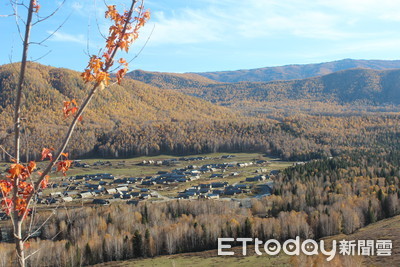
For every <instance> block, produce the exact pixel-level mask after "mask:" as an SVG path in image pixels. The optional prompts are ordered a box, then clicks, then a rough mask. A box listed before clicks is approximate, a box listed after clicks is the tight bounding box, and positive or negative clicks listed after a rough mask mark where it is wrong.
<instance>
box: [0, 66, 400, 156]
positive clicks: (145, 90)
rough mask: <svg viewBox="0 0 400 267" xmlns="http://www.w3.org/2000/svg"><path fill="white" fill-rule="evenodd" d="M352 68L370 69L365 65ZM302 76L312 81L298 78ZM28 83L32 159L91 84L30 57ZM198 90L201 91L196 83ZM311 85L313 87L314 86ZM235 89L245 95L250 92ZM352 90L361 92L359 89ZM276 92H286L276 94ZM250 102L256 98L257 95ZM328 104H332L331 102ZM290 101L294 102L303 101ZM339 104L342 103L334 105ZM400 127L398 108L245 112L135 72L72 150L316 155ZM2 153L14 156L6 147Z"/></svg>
mask: <svg viewBox="0 0 400 267" xmlns="http://www.w3.org/2000/svg"><path fill="white" fill-rule="evenodd" d="M14 69H15V68H14V67H13V66H12V65H5V66H2V67H1V68H0V99H1V102H0V105H1V108H0V112H1V118H2V119H1V120H0V123H1V128H0V143H1V144H2V145H3V146H5V148H6V149H7V148H9V147H10V143H11V141H12V134H11V132H12V131H11V128H12V123H11V110H12V109H11V108H10V105H11V104H10V103H12V99H13V97H14V95H13V94H11V93H10V92H11V90H12V89H13V88H14V87H15V82H16V81H15V79H16V77H17V76H16V74H15V71H14ZM352 71H354V72H356V73H358V72H360V73H361V74H362V73H365V72H364V70H352ZM369 72H370V71H368V72H367V73H369ZM383 73H384V74H385V76H384V77H385V81H387V82H389V81H391V80H394V81H396V80H397V75H398V72H397V71H392V72H380V74H382V75H381V76H379V75H378V76H368V77H375V78H374V79H372V78H371V79H372V80H371V84H383V82H382V81H380V80H379V79H380V78H379V77H383ZM361 74H360V75H361ZM332 75H343V79H344V78H345V77H347V76H346V75H348V72H343V73H337V74H332ZM332 75H330V76H325V77H323V79H324V81H326V83H330V84H334V83H335V82H337V80H335V79H333V78H334V77H333V76H332ZM156 77H159V76H156ZM176 77H180V76H179V75H178V76H176ZM349 77H352V76H349ZM183 81H186V79H183ZM197 81H198V82H202V81H201V80H197ZM301 82H304V81H294V82H292V83H301ZM372 82H374V83H372ZM26 84H27V86H28V88H29V89H30V93H29V95H27V96H26V97H25V100H26V105H25V107H24V111H23V114H24V117H25V118H27V121H28V122H29V123H28V124H26V125H24V128H23V142H25V144H26V146H25V145H24V147H27V149H26V150H25V151H24V153H23V155H24V156H25V158H30V159H32V158H37V157H39V153H40V151H41V149H42V148H43V147H51V146H53V147H56V146H57V139H58V138H57V136H58V135H61V134H63V132H65V130H66V126H65V125H66V121H64V119H63V116H62V112H61V109H62V103H63V101H65V100H71V99H73V98H76V99H77V101H78V105H79V102H80V99H81V98H82V96H83V93H84V91H85V90H86V88H85V86H84V84H83V82H82V81H81V78H80V77H79V73H77V72H74V71H71V70H66V69H57V68H52V67H46V66H42V65H39V64H30V66H29V68H28V72H27V79H26ZM249 84H250V83H249ZM233 85H234V84H233ZM239 85H246V83H240V84H239ZM209 86H210V88H212V87H211V86H221V85H220V84H214V85H212V84H209ZM224 86H227V84H225V85H224ZM304 86H305V85H304ZM373 88H375V87H370V89H368V88H366V89H363V90H364V94H365V95H368V94H370V95H373V94H375V93H376V92H375V91H374V90H373ZM391 88H393V94H394V95H393V96H391V98H392V99H396V94H395V93H394V90H397V89H396V88H397V87H395V85H394V83H392V87H391ZM190 90H198V92H201V89H195V86H193V88H192V89H190ZM308 91H309V92H310V94H312V90H311V89H308ZM387 91H388V92H391V90H387ZM208 92H209V94H211V95H213V94H216V95H218V97H219V98H220V99H224V98H227V97H231V98H233V96H229V93H228V92H225V93H224V91H223V90H222V91H220V92H219V93H218V92H214V91H208ZM235 92H237V94H236V97H238V98H240V97H241V93H243V92H240V91H235ZM243 94H245V93H243ZM246 94H247V93H246ZM292 94H293V95H292V97H295V94H298V95H299V96H302V95H303V94H302V93H301V91H298V92H297V93H295V92H292ZM349 94H350V95H352V96H354V97H356V94H355V93H349ZM385 95H386V94H385ZM389 96H390V94H389ZM389 96H388V97H389ZM274 98H278V97H273V98H272V97H271V99H274ZM293 101H296V100H293ZM281 102H282V103H286V104H288V103H290V102H288V101H281ZM277 103H279V102H277ZM247 104H248V106H250V107H253V106H254V103H253V102H252V101H248V102H247ZM322 107H323V108H325V109H326V107H327V105H322ZM290 108H292V109H294V108H295V106H291V107H290ZM334 108H335V105H333V106H332V109H334ZM398 129H399V123H398V116H397V115H391V116H387V115H379V114H376V115H371V116H368V117H360V116H359V115H356V116H346V117H337V116H333V117H332V116H325V117H320V116H312V115H295V116H289V117H286V118H283V117H281V118H279V121H273V120H268V119H264V118H262V117H244V116H243V115H240V114H238V113H237V112H234V111H232V110H231V109H227V108H224V107H220V106H215V105H213V104H211V103H209V102H206V101H204V100H200V99H197V98H194V97H190V96H187V95H184V94H181V93H179V92H176V91H172V90H165V89H158V88H155V87H152V86H151V85H147V84H144V83H142V82H138V81H133V80H129V79H127V80H126V81H125V83H124V84H122V86H118V85H112V86H111V88H110V89H108V90H104V91H102V92H101V93H100V94H99V95H98V96H97V97H96V98H95V99H94V101H93V104H92V105H91V106H90V108H89V109H88V112H87V113H86V114H85V116H84V118H83V123H82V124H81V125H80V126H79V129H78V133H77V134H76V135H74V137H73V140H72V142H71V144H70V146H69V148H68V151H69V152H70V153H71V154H72V157H73V158H77V157H91V156H97V157H132V156H138V155H156V154H160V153H167V154H180V155H181V154H197V153H209V152H246V151H257V152H266V153H272V154H275V155H277V156H279V157H282V158H284V159H292V160H308V159H313V158H321V157H329V156H336V155H340V154H342V153H344V152H346V151H349V150H351V149H352V148H353V147H356V146H360V145H362V146H365V147H368V146H370V145H372V144H373V143H374V142H376V140H377V138H381V136H382V135H383V136H385V135H393V134H396V133H398V131H399V130H398ZM0 157H1V159H3V160H4V159H7V157H6V154H5V153H4V152H1V154H0Z"/></svg>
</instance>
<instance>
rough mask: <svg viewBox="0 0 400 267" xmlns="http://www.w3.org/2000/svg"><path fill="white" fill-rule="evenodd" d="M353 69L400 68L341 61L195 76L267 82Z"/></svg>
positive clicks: (393, 62)
mask: <svg viewBox="0 0 400 267" xmlns="http://www.w3.org/2000/svg"><path fill="white" fill-rule="evenodd" d="M353 68H364V69H373V70H385V69H397V68H400V60H355V59H343V60H338V61H332V62H325V63H318V64H305V65H286V66H279V67H266V68H258V69H249V70H236V71H217V72H199V73H197V74H198V75H201V76H204V77H206V78H209V79H212V80H215V81H219V82H241V81H248V82H268V81H277V80H296V79H305V78H311V77H315V76H321V75H326V74H330V73H333V72H337V71H341V70H347V69H353Z"/></svg>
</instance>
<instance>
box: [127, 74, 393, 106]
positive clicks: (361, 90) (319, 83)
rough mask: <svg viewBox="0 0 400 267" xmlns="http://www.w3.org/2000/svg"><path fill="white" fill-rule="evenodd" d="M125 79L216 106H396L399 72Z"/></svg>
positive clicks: (157, 75) (140, 75)
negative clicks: (226, 78) (266, 77)
mask: <svg viewBox="0 0 400 267" xmlns="http://www.w3.org/2000/svg"><path fill="white" fill-rule="evenodd" d="M128 76H129V77H131V78H133V79H136V80H139V81H142V82H144V83H149V84H152V85H155V86H158V87H160V88H164V89H174V90H177V91H180V92H182V93H185V94H188V95H192V96H196V97H200V98H202V99H205V100H207V101H211V102H214V103H219V104H232V103H234V102H240V101H250V102H274V101H284V100H312V101H330V102H331V101H335V102H338V103H353V102H357V103H360V102H361V103H369V104H373V105H381V104H396V105H400V69H392V70H371V69H349V70H342V71H338V72H334V73H331V74H328V75H324V76H317V77H313V78H306V79H301V80H288V81H270V82H238V83H221V82H217V83H216V82H211V83H209V82H200V81H198V80H197V81H196V83H195V82H192V81H190V80H187V79H186V80H185V79H184V78H183V77H184V76H181V78H182V80H181V81H180V83H175V82H171V81H172V80H173V79H170V78H166V77H168V74H165V73H164V74H162V75H161V74H159V73H153V72H152V73H149V72H143V71H141V72H131V73H129V74H128ZM154 81H156V82H154Z"/></svg>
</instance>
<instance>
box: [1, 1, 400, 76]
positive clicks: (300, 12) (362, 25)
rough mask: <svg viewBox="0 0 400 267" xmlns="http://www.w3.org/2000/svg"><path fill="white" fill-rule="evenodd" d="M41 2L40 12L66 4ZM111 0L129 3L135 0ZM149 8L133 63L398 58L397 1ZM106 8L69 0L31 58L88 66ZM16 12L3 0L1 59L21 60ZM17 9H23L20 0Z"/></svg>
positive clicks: (225, 66)
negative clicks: (59, 26)
mask: <svg viewBox="0 0 400 267" xmlns="http://www.w3.org/2000/svg"><path fill="white" fill-rule="evenodd" d="M25 1H26V0H25ZM39 2H40V4H41V6H42V8H41V10H40V12H39V14H40V15H46V14H50V13H51V11H52V10H53V9H54V8H56V7H57V5H59V3H60V2H59V1H45V0H41V1H40V0H39ZM108 3H109V4H115V3H116V4H119V5H120V6H124V5H128V4H129V1H127V0H126V1H108ZM146 8H148V9H150V11H151V12H152V19H151V20H150V22H149V23H148V24H147V25H146V27H145V28H144V29H143V30H142V32H141V37H140V40H139V41H138V42H137V43H136V44H135V45H134V46H133V47H132V49H131V51H130V53H129V54H128V55H125V54H124V53H121V56H123V57H125V58H127V59H131V58H133V57H135V56H136V55H137V54H138V53H139V51H140V50H141V49H142V48H143V46H144V44H145V42H146V40H147V39H148V42H147V45H146V46H145V47H144V49H143V51H142V52H141V53H140V55H139V56H138V57H137V58H136V59H135V60H134V61H133V62H132V63H131V64H130V68H131V69H144V70H149V71H165V72H202V71H217V70H237V69H250V68H260V67H267V66H280V65H287V64H306V63H318V62H327V61H333V60H338V59H343V58H354V59H399V58H400V56H399V55H400V1H396V0H313V1H310V0H247V1H237V0H235V1H234V0H170V1H165V0H163V1H161V0H148V1H146ZM104 11H105V7H104V2H103V1H102V0H82V1H74V0H66V2H65V4H64V5H63V6H62V7H61V9H60V12H59V13H57V14H56V15H55V16H53V17H51V18H50V19H49V20H47V21H45V22H42V23H39V24H37V25H36V26H35V27H34V28H33V32H32V42H40V41H41V40H42V39H43V38H46V36H47V35H48V34H50V33H52V32H53V31H54V30H56V29H57V27H58V25H60V24H61V23H62V22H63V21H64V20H65V19H67V18H68V19H67V21H66V22H65V24H64V25H63V26H62V27H61V28H60V29H59V30H58V31H57V32H56V33H55V34H54V35H53V36H52V37H51V38H49V39H48V40H47V41H46V42H45V43H44V44H43V45H32V47H31V50H30V59H31V60H36V59H38V58H40V59H39V60H38V62H40V63H43V64H46V65H52V66H56V67H65V68H70V69H74V70H78V71H82V70H83V69H84V67H85V66H86V64H87V63H86V62H87V59H88V55H87V54H88V51H89V53H90V54H97V53H98V51H99V49H101V47H103V40H102V38H101V34H100V32H103V33H106V32H107V27H108V26H107V25H108V24H107V21H106V20H105V19H104V18H103V15H104ZM12 12H13V11H12V9H11V8H10V4H9V1H1V4H0V16H1V17H0V33H1V42H0V49H1V51H2V53H0V64H5V63H9V62H10V61H13V62H14V61H19V60H20V53H19V51H20V48H21V41H20V37H19V34H18V31H17V28H16V24H15V18H14V17H4V16H3V15H7V14H11V13H12ZM19 14H20V15H21V16H23V15H24V10H23V8H21V7H20V8H19ZM96 21H97V22H98V23H96ZM22 26H23V25H22V24H21V27H22ZM99 31H100V32H99ZM44 45H45V46H44ZM49 51H51V52H50V53H49V54H48V55H46V56H45V57H43V58H41V57H42V56H43V55H45V54H46V53H48V52H49Z"/></svg>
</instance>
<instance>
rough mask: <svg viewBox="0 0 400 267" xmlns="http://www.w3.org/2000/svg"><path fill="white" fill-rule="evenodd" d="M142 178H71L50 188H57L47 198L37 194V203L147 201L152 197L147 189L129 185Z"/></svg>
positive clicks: (104, 176) (102, 176)
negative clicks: (88, 200)
mask: <svg viewBox="0 0 400 267" xmlns="http://www.w3.org/2000/svg"><path fill="white" fill-rule="evenodd" d="M141 180H142V178H123V179H116V178H115V177H114V176H113V175H112V174H109V173H99V174H86V175H77V176H71V177H70V178H69V182H62V183H59V184H57V183H54V184H52V185H51V186H50V187H52V188H53V189H55V188H58V189H60V190H59V191H53V192H51V193H50V194H48V195H47V196H44V195H43V193H42V192H40V193H39V194H38V198H37V202H38V203H41V204H53V203H58V202H71V201H73V200H75V199H88V198H97V197H103V196H104V198H107V199H127V200H129V199H133V198H137V199H138V200H143V199H149V198H151V197H153V196H157V195H154V193H151V192H150V190H149V189H147V188H140V189H137V191H138V192H137V191H136V192H135V188H133V187H131V186H130V184H132V183H136V182H138V181H141ZM93 203H94V204H108V203H109V202H108V201H103V200H96V199H95V200H94V201H93Z"/></svg>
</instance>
